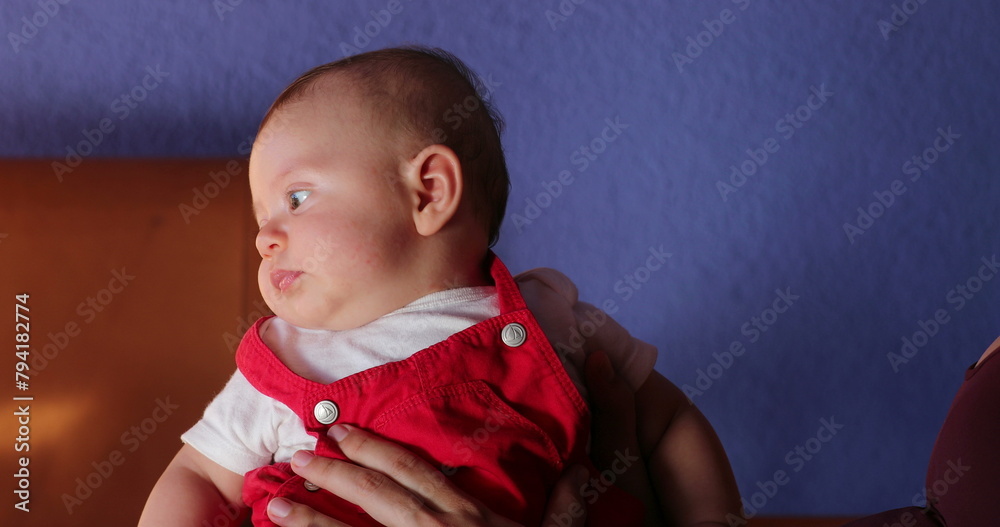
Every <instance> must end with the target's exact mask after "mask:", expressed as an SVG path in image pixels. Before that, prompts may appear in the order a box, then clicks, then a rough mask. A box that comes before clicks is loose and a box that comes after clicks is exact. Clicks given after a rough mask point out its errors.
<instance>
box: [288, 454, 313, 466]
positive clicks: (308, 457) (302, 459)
mask: <svg viewBox="0 0 1000 527" xmlns="http://www.w3.org/2000/svg"><path fill="white" fill-rule="evenodd" d="M314 457H316V456H314V455H313V453H312V452H309V451H308V450H299V451H298V452H296V453H295V454H293V455H292V465H295V467H296V468H301V467H304V466H306V465H308V464H309V463H310V462H311V461H312V460H313V458H314Z"/></svg>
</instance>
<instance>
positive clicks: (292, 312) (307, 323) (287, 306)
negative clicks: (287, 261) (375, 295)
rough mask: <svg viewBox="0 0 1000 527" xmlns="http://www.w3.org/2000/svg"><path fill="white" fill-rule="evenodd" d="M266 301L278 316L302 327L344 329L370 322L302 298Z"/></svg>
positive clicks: (330, 329)
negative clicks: (346, 315) (343, 314)
mask: <svg viewBox="0 0 1000 527" xmlns="http://www.w3.org/2000/svg"><path fill="white" fill-rule="evenodd" d="M264 301H265V303H267V307H269V308H271V312H272V313H274V314H275V315H276V316H277V317H278V318H280V319H281V320H284V321H285V322H287V323H289V324H291V325H293V326H295V327H298V328H302V329H313V330H321V331H343V330H347V329H354V328H357V327H361V326H363V325H364V324H366V323H368V322H369V321H364V322H360V321H357V320H352V319H350V318H347V317H344V316H338V314H337V313H335V312H333V310H331V309H330V308H329V307H328V306H323V305H318V306H317V305H310V304H308V303H306V302H303V301H302V299H281V298H277V299H267V298H265V300H264Z"/></svg>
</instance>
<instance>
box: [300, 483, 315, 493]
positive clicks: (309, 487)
mask: <svg viewBox="0 0 1000 527" xmlns="http://www.w3.org/2000/svg"><path fill="white" fill-rule="evenodd" d="M302 486H303V487H305V488H306V490H308V491H309V492H316V491H317V490H319V485H317V484H315V483H313V482H311V481H307V482H305V483H303V484H302Z"/></svg>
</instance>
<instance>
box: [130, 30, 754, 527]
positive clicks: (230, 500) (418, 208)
mask: <svg viewBox="0 0 1000 527" xmlns="http://www.w3.org/2000/svg"><path fill="white" fill-rule="evenodd" d="M478 86H479V82H478V80H477V78H476V77H475V76H474V74H472V73H471V72H470V71H469V70H468V68H467V67H465V65H464V64H462V63H461V62H460V61H459V60H458V59H456V58H455V57H453V56H451V55H449V54H447V53H444V52H442V51H439V50H427V49H422V48H406V49H387V50H381V51H375V52H370V53H365V54H362V55H357V56H353V57H349V58H347V59H344V60H341V61H338V62H335V63H331V64H326V65H323V66H319V67H317V68H314V69H313V70H311V71H309V72H307V73H305V74H304V75H303V76H302V77H300V78H299V79H298V80H296V81H295V82H293V83H292V84H291V85H290V86H289V87H288V88H286V89H285V91H284V92H283V93H282V94H281V95H280V96H279V97H278V99H277V100H276V101H275V102H274V104H273V105H272V106H271V108H270V110H269V111H268V113H267V115H266V116H265V117H264V120H263V122H262V124H261V131H260V134H258V139H257V141H256V143H255V144H254V146H253V151H252V154H251V156H250V188H251V194H252V196H253V208H254V214H255V217H256V219H257V222H258V224H259V226H260V232H259V233H258V235H257V250H258V251H259V252H260V255H261V257H262V261H261V265H260V271H259V274H258V281H259V285H260V290H261V293H262V295H263V297H264V300H265V301H266V302H267V304H268V306H269V307H270V308H271V310H272V311H273V312H274V313H275V314H276V316H275V317H265V318H263V319H261V320H258V321H257V323H256V324H254V326H253V327H252V328H251V329H250V330H249V331H248V332H247V334H246V335H245V336H244V338H243V341H242V342H241V344H240V346H239V348H238V350H237V357H236V359H237V365H238V367H239V369H238V371H237V372H236V373H235V374H234V375H233V377H232V378H231V379H230V381H229V383H228V384H227V385H226V387H225V389H224V390H223V391H222V392H221V393H220V394H219V395H218V396H217V397H216V398H215V400H213V401H212V403H211V404H210V405H209V406H208V408H207V409H206V411H205V414H204V417H203V418H202V420H201V421H199V422H198V423H197V424H196V425H195V426H194V427H193V428H191V429H190V430H189V431H188V432H186V433H185V434H184V435H183V436H182V440H183V442H184V445H183V446H182V447H181V450H180V452H179V453H178V454H177V456H176V457H175V458H174V460H173V461H172V462H171V463H170V465H169V466H168V467H167V469H166V470H165V471H164V473H163V475H162V476H161V477H160V480H159V481H158V482H157V484H156V486H155V487H154V489H153V492H152V494H151V496H150V498H149V501H148V502H147V504H146V509H145V510H144V512H143V516H142V519H141V520H140V525H160V524H163V525H199V526H200V525H203V524H204V522H208V523H207V524H209V525H218V521H219V518H220V517H227V516H238V517H237V518H236V519H235V520H234V521H238V520H239V519H240V518H239V517H240V516H242V517H245V515H246V513H247V512H248V511H252V518H253V521H254V524H255V525H273V524H272V523H271V522H270V521H269V520H268V518H267V514H266V506H267V503H268V502H269V501H270V500H271V499H273V498H274V497H277V496H284V497H287V498H288V499H290V500H292V501H296V502H299V503H304V504H307V505H309V506H311V507H313V508H314V509H316V510H318V511H321V512H323V513H324V514H326V515H328V516H331V517H333V518H336V519H338V520H340V521H343V522H345V523H347V524H349V525H378V524H377V522H375V521H374V520H373V519H371V517H370V516H368V515H367V514H365V512H364V511H363V510H361V509H360V508H359V507H357V506H354V505H352V504H350V503H348V502H346V501H344V500H342V499H340V498H338V497H336V496H334V495H332V494H330V493H328V492H326V491H325V490H322V489H318V488H317V487H316V486H315V485H312V484H311V483H309V482H308V481H304V480H303V479H302V478H301V477H300V476H297V475H295V474H294V473H293V472H292V471H291V469H290V466H289V463H288V462H289V460H290V458H291V457H292V455H293V454H294V453H295V452H296V451H298V450H314V451H315V452H316V453H317V454H318V455H322V456H326V457H333V458H339V459H344V456H343V454H342V453H341V452H340V450H339V448H338V447H337V445H336V443H335V442H334V441H333V440H331V439H329V438H328V437H327V434H326V431H327V430H328V429H329V428H330V426H332V425H334V424H350V425H353V426H357V427H362V428H365V429H368V430H371V431H373V432H375V433H377V434H379V435H381V436H384V437H386V438H388V439H391V440H393V441H396V442H398V443H400V444H402V445H403V446H405V447H406V448H408V449H410V450H411V451H413V452H414V453H416V454H418V455H420V456H421V457H423V458H424V459H426V460H427V461H429V462H431V463H432V464H434V465H435V466H439V467H441V470H442V472H444V473H445V474H446V475H448V476H449V477H450V478H451V480H452V481H453V482H455V483H456V484H457V485H458V486H459V488H462V489H463V490H465V491H466V492H468V493H470V494H471V495H473V496H475V497H476V498H478V499H479V500H481V501H482V502H483V503H484V504H485V505H486V506H487V507H489V508H490V509H492V510H493V511H496V512H498V513H501V514H503V515H504V516H507V517H508V518H510V519H512V520H514V521H517V522H520V523H522V524H527V525H538V524H540V523H541V522H542V520H543V518H542V515H543V511H544V510H545V502H546V498H547V495H548V491H549V490H551V488H552V486H553V485H554V483H555V481H556V480H557V479H558V477H559V475H560V473H561V472H562V470H563V469H564V467H566V466H569V465H570V464H573V463H580V464H584V465H586V466H588V467H589V469H590V471H591V474H592V476H595V478H594V479H592V480H591V484H589V486H585V487H584V488H581V489H580V490H581V493H583V496H586V497H587V499H588V502H589V503H590V507H589V517H590V518H591V521H593V522H595V524H601V523H599V522H601V521H602V518H604V519H608V520H610V519H611V518H614V521H615V523H616V524H620V525H628V524H637V523H639V522H641V521H643V520H642V516H643V514H644V513H645V514H646V521H651V518H652V517H653V516H657V515H659V514H660V512H659V511H660V510H662V511H665V512H666V513H668V514H670V515H671V519H676V520H678V521H680V522H689V523H691V524H695V523H698V522H708V521H718V522H724V521H725V517H726V514H727V513H735V514H738V513H739V505H738V497H736V496H737V495H736V491H735V483H734V482H733V479H732V474H731V472H730V469H729V465H728V461H727V460H726V458H725V454H724V453H723V452H722V449H721V446H719V444H718V440H717V439H716V437H715V435H714V433H713V431H712V430H711V427H710V425H708V423H707V421H705V419H704V418H703V417H702V416H701V414H700V413H699V412H698V411H697V409H695V408H694V407H693V406H691V405H690V404H689V402H688V401H687V399H686V398H684V397H683V395H682V394H681V393H680V392H679V390H677V388H676V387H675V386H673V385H672V384H671V383H670V382H669V381H667V380H666V379H664V378H663V377H662V376H661V375H660V374H658V373H657V372H656V371H655V370H654V369H653V365H654V363H655V358H656V350H655V348H653V347H652V346H650V345H648V344H646V343H644V342H642V341H639V340H638V339H635V338H633V337H631V336H630V335H629V334H628V332H627V331H625V330H624V329H623V328H622V327H621V326H620V325H618V324H617V323H615V322H614V321H613V320H611V319H610V318H608V317H607V315H605V314H604V313H603V312H601V311H599V310H598V309H596V308H595V307H593V306H591V305H589V304H586V303H582V302H579V301H578V300H577V291H576V288H575V287H574V285H573V284H572V282H570V281H569V279H567V278H566V277H565V276H564V275H562V274H560V273H558V272H556V271H553V270H550V269H538V270H534V271H529V272H527V273H522V274H520V275H518V276H517V277H511V275H510V274H509V273H508V271H507V269H506V268H505V267H504V265H503V264H502V263H501V261H500V260H499V259H498V258H497V257H496V255H495V254H494V253H493V252H492V251H491V250H490V248H491V247H492V246H493V244H494V243H495V242H496V240H497V237H498V233H499V229H500V223H501V221H502V219H503V216H504V210H505V207H506V201H507V194H508V188H509V180H508V175H507V168H506V163H505V160H504V156H503V150H502V148H501V144H500V132H501V128H502V122H501V121H500V119H499V117H498V116H497V115H496V114H495V113H494V112H493V110H492V109H491V108H490V107H489V105H488V103H487V102H486V101H484V100H483V99H482V98H481V97H480V95H479V94H478V93H477V87H478ZM581 334H582V335H583V336H584V337H586V339H585V342H584V343H583V344H582V345H580V343H579V340H580V339H579V336H580V335H581ZM571 337H576V338H572V339H571ZM571 342H572V343H573V344H577V345H576V346H571V345H569V343H571ZM555 349H559V353H558V354H557V353H556V352H555ZM596 350H602V351H604V352H605V353H606V354H607V355H608V357H609V358H610V360H611V362H612V364H613V366H614V367H615V369H616V370H617V371H618V372H619V374H620V375H622V376H623V377H624V378H625V379H626V380H627V382H628V383H629V384H630V385H631V387H632V388H633V389H634V390H636V417H637V433H638V437H639V442H640V444H639V447H640V450H641V452H629V451H627V449H626V451H624V452H616V453H615V454H617V455H618V457H619V459H620V462H617V464H616V465H614V467H613V468H614V470H613V471H611V472H609V471H608V470H605V471H604V473H603V475H602V474H601V473H599V472H598V471H597V470H596V468H595V467H594V466H593V464H592V463H590V461H589V457H588V452H587V448H588V442H589V437H590V414H589V411H588V406H587V403H586V391H585V389H584V386H583V384H582V381H581V379H582V373H581V370H582V366H583V362H584V360H585V358H586V356H587V354H588V353H591V352H593V351H596ZM640 458H641V460H642V461H644V463H639V464H640V465H642V466H644V467H645V470H648V471H649V479H650V481H651V482H652V488H653V489H654V491H655V495H656V496H655V498H654V499H649V498H647V500H646V503H643V502H642V501H640V500H638V499H637V498H636V497H634V496H631V495H629V494H627V493H625V492H623V491H621V490H620V489H618V488H616V487H615V486H614V485H609V483H613V481H608V478H609V477H610V478H612V480H613V478H614V477H615V476H614V474H616V473H619V472H618V471H619V469H620V470H621V471H625V470H628V469H629V466H630V464H631V463H632V460H640ZM636 462H637V463H638V461H636ZM619 465H620V466H619ZM591 496H592V498H591ZM657 500H658V501H659V503H658V504H657V503H651V501H653V502H655V501H657ZM734 503H735V505H734ZM220 511H221V513H220ZM226 511H237V512H238V514H232V515H226V514H225V512H226ZM650 511H652V512H650Z"/></svg>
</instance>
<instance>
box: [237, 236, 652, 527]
mask: <svg viewBox="0 0 1000 527" xmlns="http://www.w3.org/2000/svg"><path fill="white" fill-rule="evenodd" d="M487 260H488V261H487V264H488V265H489V266H490V273H491V275H492V277H493V280H494V282H495V283H496V289H497V295H498V298H499V304H500V315H499V316H497V317H494V318H491V319H489V320H485V321H483V322H480V323H478V324H476V325H474V326H472V327H470V328H468V329H466V330H464V331H461V332H459V333H456V334H454V335H451V336H450V337H449V338H448V339H447V340H444V341H442V342H439V343H437V344H435V345H433V346H431V347H429V348H426V349H424V350H421V351H419V352H417V353H415V354H413V355H412V356H410V357H409V358H407V359H405V360H401V361H398V362H391V363H388V364H384V365H381V366H378V367H375V368H372V369H369V370H365V371H362V372H359V373H357V374H354V375H351V376H349V377H346V378H344V379H341V380H339V381H336V382H334V383H332V384H329V385H324V384H319V383H316V382H313V381H310V380H307V379H304V378H302V377H299V376H298V375H296V374H294V373H292V372H291V371H290V370H289V369H288V368H287V367H285V365H284V364H282V363H281V361H279V360H278V359H277V357H275V355H274V353H273V352H271V350H269V349H268V348H267V347H266V346H265V345H264V343H263V342H262V341H261V339H260V335H259V332H258V329H259V327H260V324H261V323H262V322H263V320H264V319H261V320H258V321H257V323H255V324H254V326H253V327H252V328H250V330H249V331H247V333H246V335H245V336H244V337H243V341H242V342H241V343H240V346H239V349H238V350H237V355H236V361H237V365H238V366H239V369H240V371H241V372H242V373H243V375H244V376H245V377H246V378H247V380H248V381H249V382H250V383H251V384H252V385H253V386H254V387H255V388H257V389H258V390H260V392H261V393H263V394H265V395H267V396H269V397H272V398H274V399H277V400H278V401H280V402H282V403H284V404H285V405H287V406H288V407H289V408H291V409H292V411H294V412H295V413H296V414H298V416H299V417H300V418H302V420H303V422H304V423H305V426H306V430H307V431H308V433H309V434H310V435H313V436H316V438H317V440H318V443H317V445H316V454H317V455H320V456H326V457H331V458H337V459H345V457H344V455H343V454H342V453H341V452H340V450H339V448H338V447H337V445H336V443H334V442H333V441H332V440H330V439H328V438H327V436H326V431H327V429H328V428H329V427H330V425H332V424H335V423H342V424H350V425H353V426H357V427H360V428H365V429H367V430H370V431H372V432H374V433H376V434H378V435H380V436H382V437H385V438H387V439H389V440H392V441H394V442H397V443H399V444H401V445H402V446H404V447H406V448H408V449H409V450H410V451H412V452H414V453H415V454H417V455H419V456H421V457H422V458H423V459H425V460H427V461H428V462H429V463H431V464H432V465H434V466H436V467H440V468H442V471H443V472H444V473H445V474H447V475H448V476H449V477H450V479H451V481H452V482H453V483H455V484H456V485H457V487H458V488H460V489H462V490H463V491H465V492H468V493H469V494H470V495H472V496H474V497H476V498H477V499H479V500H481V501H482V502H483V503H484V504H485V505H486V506H487V507H489V508H490V509H491V510H493V511H494V512H497V513H499V514H502V515H504V516H506V517H508V518H510V519H511V520H514V521H516V522H519V523H522V524H525V525H539V524H540V523H541V522H542V520H543V518H542V516H543V514H544V512H545V506H546V503H547V501H548V495H549V491H550V490H551V489H552V487H553V485H554V484H555V482H556V480H557V479H558V478H559V477H560V475H561V474H562V471H563V468H564V466H566V465H568V464H572V463H581V464H584V465H586V466H587V467H588V468H589V469H590V470H591V475H592V476H597V471H596V470H595V469H594V466H593V464H592V463H591V462H590V459H589V458H588V456H587V452H586V448H587V444H588V439H589V436H590V412H589V410H588V408H587V405H586V403H585V402H584V400H583V398H582V397H581V396H580V393H579V392H578V391H577V389H576V386H574V385H573V382H572V381H571V380H570V378H569V376H568V375H567V373H566V371H565V370H564V368H563V365H562V363H561V362H560V360H559V358H558V357H557V356H556V354H555V352H554V350H553V349H552V346H551V345H550V344H549V342H548V340H547V339H546V337H545V334H544V333H542V329H541V328H540V327H539V326H538V323H537V322H536V321H535V317H534V316H533V315H532V314H531V312H529V311H528V309H527V307H526V306H525V304H524V299H523V298H522V297H521V293H520V292H519V291H518V288H517V285H516V284H515V282H514V280H513V278H512V277H511V276H510V273H509V272H508V271H507V268H506V267H504V265H503V263H501V262H500V259H499V258H497V257H496V256H495V255H494V254H493V253H492V252H491V253H490V254H489V256H488V259H487ZM606 472H607V471H606ZM606 482H607V481H605V483H606ZM586 490H587V491H588V492H585V493H584V494H583V496H584V497H585V501H588V502H591V503H590V504H589V507H588V517H589V518H590V522H591V524H592V525H604V524H605V523H604V522H605V521H613V522H614V524H615V525H616V527H624V526H626V525H630V524H631V523H630V522H634V523H635V524H638V523H639V521H640V520H641V517H642V505H641V503H640V502H639V501H638V500H637V499H635V498H634V497H632V496H631V495H628V494H626V493H625V492H622V491H620V490H619V489H617V488H615V487H613V486H612V487H606V486H604V485H603V484H598V485H595V486H588V488H587V489H586ZM277 496H281V497H285V498H288V499H290V500H292V501H295V502H298V503H302V504H306V505H309V506H310V507H312V508H314V509H316V510H317V511H321V512H323V513H324V514H326V515H328V516H331V517H333V518H336V519H338V520H340V521H343V522H345V523H347V524H350V525H359V526H367V525H380V524H379V523H378V522H376V521H375V520H373V519H372V518H371V517H370V516H368V515H367V514H366V513H365V512H364V511H363V510H362V509H360V508H359V507H357V506H355V505H353V504H351V503H348V502H346V501H344V500H342V499H340V498H338V497H336V496H334V495H332V494H330V493H329V492H327V491H325V490H318V491H310V490H309V489H308V488H307V485H306V482H305V480H304V479H303V478H302V477H301V476H297V475H295V474H294V473H293V472H292V471H291V469H290V467H289V465H288V463H275V464H272V465H268V466H265V467H261V468H258V469H255V470H252V471H250V472H248V473H247V474H246V480H245V483H244V486H243V500H244V501H245V502H246V503H247V505H249V506H251V507H252V509H253V522H254V525H268V526H270V525H274V524H273V523H271V522H270V521H269V520H268V518H267V512H266V509H267V503H268V502H269V501H270V500H271V499H272V498H274V497H277ZM602 518H603V519H605V520H602ZM612 519H613V520H612Z"/></svg>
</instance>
